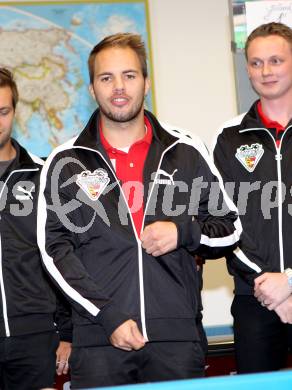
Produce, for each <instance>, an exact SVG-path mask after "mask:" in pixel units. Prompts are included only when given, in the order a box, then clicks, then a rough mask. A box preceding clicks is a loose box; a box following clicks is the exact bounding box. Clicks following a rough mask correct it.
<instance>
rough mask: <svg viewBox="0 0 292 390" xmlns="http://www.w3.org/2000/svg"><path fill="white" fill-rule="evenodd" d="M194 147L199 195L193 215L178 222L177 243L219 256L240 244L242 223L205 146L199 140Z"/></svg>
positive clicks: (210, 255) (206, 254) (194, 179)
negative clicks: (195, 150)
mask: <svg viewBox="0 0 292 390" xmlns="http://www.w3.org/2000/svg"><path fill="white" fill-rule="evenodd" d="M198 142H199V141H197V143H198ZM195 147H196V149H197V152H198V153H195V155H196V156H198V158H197V161H196V165H195V166H196V167H195V168H194V177H193V183H195V182H196V180H197V183H198V185H197V187H198V188H194V186H193V188H192V193H197V194H199V195H198V196H197V198H196V201H195V202H193V204H191V209H193V210H192V211H191V214H192V218H191V219H187V221H185V222H181V223H178V224H177V228H178V244H179V246H182V247H185V248H186V249H187V250H189V251H191V252H194V253H196V254H197V255H199V256H201V257H203V258H208V259H212V258H219V257H222V256H224V255H225V254H226V253H227V252H228V251H231V250H232V249H234V248H235V247H236V246H237V243H238V240H239V237H240V234H241V223H240V221H239V219H238V216H237V211H236V208H235V206H234V204H233V203H232V202H231V201H230V199H229V198H228V197H227V195H226V193H225V191H224V189H223V186H222V180H221V182H220V181H219V178H218V176H219V175H218V172H217V170H216V168H215V166H214V164H213V163H212V161H211V159H210V157H209V155H208V152H207V150H206V148H205V146H204V145H203V144H202V143H201V142H199V143H198V144H195ZM198 179H200V180H198Z"/></svg>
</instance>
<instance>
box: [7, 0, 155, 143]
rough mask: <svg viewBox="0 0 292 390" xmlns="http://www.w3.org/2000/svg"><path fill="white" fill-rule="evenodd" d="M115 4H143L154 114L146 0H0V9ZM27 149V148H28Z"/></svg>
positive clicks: (152, 104) (152, 71)
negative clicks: (2, 7) (3, 7)
mask: <svg viewBox="0 0 292 390" xmlns="http://www.w3.org/2000/svg"><path fill="white" fill-rule="evenodd" d="M117 3H123V4H143V5H144V9H145V27H146V37H145V36H144V39H145V43H146V47H147V57H148V58H147V63H148V68H149V79H150V84H151V98H150V102H151V111H152V112H153V113H154V114H156V98H155V96H156V95H155V86H154V70H153V60H152V58H153V57H152V44H151V29H150V16H149V6H148V0H84V1H81V0H45V1H40V0H36V1H33V0H30V1H27V0H23V1H19V0H18V1H14V0H8V1H7V0H6V1H1V0H0V8H1V6H11V7H17V6H36V7H40V6H48V5H58V4H60V5H64V6H70V5H75V4H77V5H78V4H80V5H85V4H92V5H94V4H117ZM28 149H29V146H28Z"/></svg>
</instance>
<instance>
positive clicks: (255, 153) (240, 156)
mask: <svg viewBox="0 0 292 390" xmlns="http://www.w3.org/2000/svg"><path fill="white" fill-rule="evenodd" d="M263 154H264V149H263V146H262V145H261V144H258V143H256V144H251V145H250V146H249V145H241V146H240V147H239V148H237V149H236V154H235V157H236V158H237V160H238V161H240V162H241V164H242V165H243V166H244V168H245V169H246V170H247V171H248V172H253V171H254V170H255V168H256V166H257V165H258V163H259V161H260V159H261V158H262V155H263Z"/></svg>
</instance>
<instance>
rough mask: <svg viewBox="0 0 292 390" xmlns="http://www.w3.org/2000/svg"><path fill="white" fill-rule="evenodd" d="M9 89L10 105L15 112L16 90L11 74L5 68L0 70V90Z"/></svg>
mask: <svg viewBox="0 0 292 390" xmlns="http://www.w3.org/2000/svg"><path fill="white" fill-rule="evenodd" d="M3 87H9V88H10V89H11V92H12V105H13V108H14V110H15V107H16V104H17V102H18V90H17V86H16V83H15V81H14V78H13V74H12V73H11V72H10V70H8V69H6V68H0V88H3Z"/></svg>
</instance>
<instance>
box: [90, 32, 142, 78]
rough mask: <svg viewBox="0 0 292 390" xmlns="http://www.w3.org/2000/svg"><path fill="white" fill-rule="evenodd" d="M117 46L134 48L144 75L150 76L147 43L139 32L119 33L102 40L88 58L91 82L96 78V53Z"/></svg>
mask: <svg viewBox="0 0 292 390" xmlns="http://www.w3.org/2000/svg"><path fill="white" fill-rule="evenodd" d="M112 47H117V48H127V47H129V48H130V49H132V50H134V52H135V53H136V54H137V56H138V58H139V61H140V64H141V68H142V74H143V77H144V78H146V77H147V76H148V70H147V55H146V49H145V44H144V42H143V40H142V38H141V36H140V35H138V34H131V33H118V34H114V35H109V36H107V37H105V38H104V39H103V40H102V41H100V42H99V43H98V44H97V45H96V46H95V47H94V48H93V49H92V51H91V53H90V55H89V58H88V71H89V78H90V82H91V83H93V79H94V62H95V58H96V55H97V54H98V53H100V52H101V51H102V50H104V49H108V48H112Z"/></svg>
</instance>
